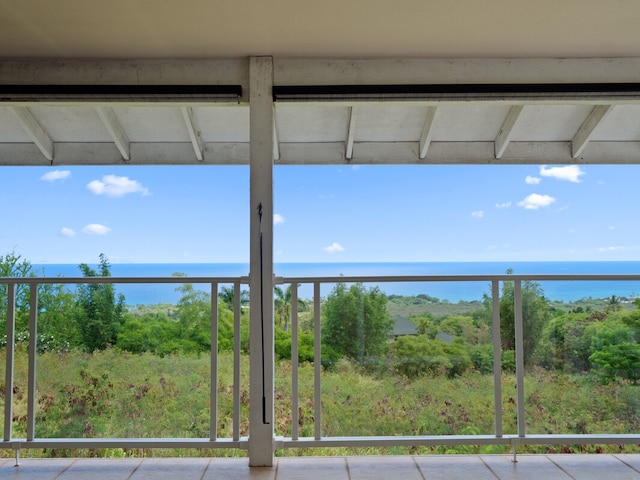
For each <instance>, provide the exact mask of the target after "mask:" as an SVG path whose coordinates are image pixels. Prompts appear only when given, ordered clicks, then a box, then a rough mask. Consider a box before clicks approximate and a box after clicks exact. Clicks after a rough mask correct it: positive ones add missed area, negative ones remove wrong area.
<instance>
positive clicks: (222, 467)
mask: <svg viewBox="0 0 640 480" xmlns="http://www.w3.org/2000/svg"><path fill="white" fill-rule="evenodd" d="M511 460H512V456H510V455H448V456H436V455H434V456H415V457H411V456H401V457H280V458H277V459H276V462H275V466H274V467H273V468H249V466H248V460H247V459H246V458H240V459H236V458H234V459H226V458H162V459H160V458H147V459H143V460H142V459H134V458H128V459H23V460H22V461H21V465H20V467H15V466H14V463H15V462H14V460H13V459H2V460H0V478H1V479H11V478H14V479H20V480H27V479H38V480H54V479H55V480H79V479H82V480H86V479H89V480H101V479H105V480H125V479H126V480H128V479H131V480H142V479H154V480H155V479H160V480H163V479H167V480H176V479H179V480H191V479H196V480H207V479H208V480H213V479H216V480H229V479H233V480H243V479H258V480H294V479H295V480H329V479H331V480H333V479H338V480H342V479H344V480H360V479H361V480H378V479H384V480H396V479H410V480H411V479H417V480H432V479H447V480H456V479H465V480H467V479H472V480H485V479H486V480H495V479H536V480H537V479H543V480H554V479H576V480H590V479H598V480H601V479H605V480H617V479H640V454H633V455H630V454H626V455H518V463H513V462H512V461H511Z"/></svg>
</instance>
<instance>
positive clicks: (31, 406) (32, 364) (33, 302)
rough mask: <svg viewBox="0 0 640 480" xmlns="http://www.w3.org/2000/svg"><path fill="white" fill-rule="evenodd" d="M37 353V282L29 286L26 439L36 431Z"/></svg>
mask: <svg viewBox="0 0 640 480" xmlns="http://www.w3.org/2000/svg"><path fill="white" fill-rule="evenodd" d="M37 354H38V284H36V283H32V284H31V285H30V286H29V374H28V375H29V378H28V380H29V386H28V388H27V440H28V441H32V440H33V439H34V438H35V431H36V360H37Z"/></svg>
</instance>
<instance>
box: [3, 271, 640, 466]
mask: <svg viewBox="0 0 640 480" xmlns="http://www.w3.org/2000/svg"><path fill="white" fill-rule="evenodd" d="M248 281H249V278H248V277H19V278H14V277H11V278H0V287H4V288H6V325H7V329H6V338H7V347H6V356H5V368H6V376H5V388H4V435H3V439H2V441H0V448H7V449H13V450H15V451H16V453H17V452H19V451H20V449H26V448H240V449H247V448H248V437H241V436H240V391H241V387H242V386H241V376H240V363H241V348H240V347H241V345H240V316H241V315H240V314H241V285H245V284H248ZM542 281H544V282H546V281H549V282H554V281H571V282H574V281H575V282H577V281H586V282H589V281H625V282H626V281H639V282H640V274H605V275H601V274H593V275H584V274H581V275H574V274H567V275H565V274H559V275H555V274H553V275H552V274H549V275H539V274H531V275H515V274H504V275H484V274H481V275H410V276H322V277H302V276H296V277H275V278H274V283H275V284H286V285H291V287H292V289H291V294H292V295H291V338H292V345H291V362H292V378H291V385H292V387H291V390H292V391H291V398H292V402H291V403H292V406H291V436H290V437H277V438H275V439H274V448H276V449H280V448H298V447H304V448H307V447H338V446H340V447H371V446H378V447H386V446H407V447H411V446H431V445H510V446H512V447H513V448H514V454H515V449H516V448H517V447H518V446H519V445H525V444H564V443H571V444H639V443H640V432H638V434H606V433H605V434H596V435H593V434H592V435H588V434H575V435H574V434H566V435H565V434H560V435H551V434H550V435H539V434H529V433H527V427H526V425H527V424H526V418H525V376H524V372H525V370H524V355H523V350H524V348H523V340H524V336H525V334H526V333H525V332H524V330H523V309H522V307H523V305H522V284H523V282H542ZM398 282H403V283H433V282H488V284H489V285H490V289H491V301H492V314H493V317H492V325H491V338H492V340H491V341H492V349H493V379H494V393H493V395H494V398H493V403H494V412H493V415H494V424H495V431H494V433H493V434H491V435H438V436H427V435H416V436H375V437H373V436H371V437H363V436H347V437H332V436H325V435H323V432H322V418H323V417H322V416H323V412H322V363H321V358H322V345H321V338H322V335H321V333H322V331H321V307H322V297H321V287H322V286H327V285H333V284H337V283H362V284H388V283H398ZM504 282H512V283H513V285H514V312H515V321H514V325H513V328H514V331H515V354H516V371H515V377H516V378H515V380H516V409H517V411H516V415H517V433H514V434H505V433H504V431H503V430H504V428H503V420H502V415H503V412H502V389H503V386H502V367H501V361H500V358H501V350H502V347H501V337H500V308H499V305H500V303H499V302H500V285H501V284H503V283H504ZM185 283H189V284H203V285H208V286H209V287H210V292H211V302H212V304H211V306H212V308H211V378H210V382H211V387H210V436H209V438H38V437H37V436H36V434H35V425H36V405H37V389H36V379H37V376H38V372H37V345H36V342H37V333H38V308H30V311H29V349H28V380H27V382H28V389H27V390H28V391H27V395H28V402H27V403H28V406H27V415H26V417H27V428H26V430H27V435H26V438H14V436H13V429H12V428H13V411H12V409H13V402H14V399H13V387H14V385H15V383H14V374H15V348H12V346H13V345H14V344H15V340H16V331H15V317H16V309H15V302H16V290H17V287H18V286H20V285H28V286H30V287H37V286H39V285H43V284H75V285H82V284H113V285H118V284H185ZM223 284H232V285H233V288H234V307H233V310H234V333H233V358H234V367H233V369H234V370H233V419H232V423H233V434H232V437H231V438H217V433H216V432H217V427H218V422H219V419H218V383H219V378H218V353H217V351H218V343H217V339H218V308H217V302H218V289H219V286H220V285H223ZM299 285H311V286H312V287H313V296H312V297H313V320H314V322H313V325H314V327H313V328H314V330H313V332H314V333H313V334H314V354H313V355H314V367H313V368H314V374H313V382H314V387H313V390H314V398H313V404H314V420H313V422H314V423H313V432H314V434H313V436H312V437H301V436H300V431H299V399H298V390H299V374H298V371H299V367H300V365H299V363H298V353H299V351H298V348H299V347H298V342H299V334H300V325H299V319H298V304H299V301H300V299H299ZM30 305H31V306H33V305H38V289H37V288H30ZM251 334H255V332H251ZM258 334H259V333H258ZM251 375H254V373H253V372H250V378H249V381H251Z"/></svg>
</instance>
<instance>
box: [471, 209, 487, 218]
mask: <svg viewBox="0 0 640 480" xmlns="http://www.w3.org/2000/svg"><path fill="white" fill-rule="evenodd" d="M471 216H472V217H473V218H482V217H484V212H483V211H482V210H476V211H475V212H471Z"/></svg>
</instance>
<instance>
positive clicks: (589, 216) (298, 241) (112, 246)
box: [0, 165, 640, 264]
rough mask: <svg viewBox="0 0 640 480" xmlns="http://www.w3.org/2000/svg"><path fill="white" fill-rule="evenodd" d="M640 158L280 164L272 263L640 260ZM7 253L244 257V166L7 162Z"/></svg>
mask: <svg viewBox="0 0 640 480" xmlns="http://www.w3.org/2000/svg"><path fill="white" fill-rule="evenodd" d="M639 173H640V166H633V165H629V166H621V165H618V166H604V165H581V166H540V165H537V166H534V165H530V166H522V165H519V166H488V165H483V166H359V167H358V166H354V167H350V166H305V167H294V166H281V167H276V169H275V172H274V182H275V194H274V201H275V213H276V215H275V223H276V225H275V228H274V243H275V246H274V255H275V256H274V258H275V260H276V262H372V261H377V262H416V261H426V262H430V261H567V260H640V222H638V214H637V209H638V204H639V202H638V200H637V195H636V189H637V184H638V179H639V178H640V177H639V175H638V174H639ZM0 202H1V204H2V205H3V207H4V213H5V221H4V222H3V225H4V227H3V228H2V230H1V231H0V254H5V253H8V252H11V251H15V253H17V254H19V255H21V256H22V257H23V258H25V259H27V260H29V261H31V262H32V263H35V264H40V263H72V264H78V263H81V262H89V263H95V262H96V261H97V257H98V255H99V254H100V253H105V254H106V255H107V256H108V257H109V259H110V261H111V262H112V263H187V262H195V263H217V262H248V259H249V253H248V252H249V242H248V233H249V169H248V167H237V166H236V167H223V166H214V167H204V166H191V167H157V166H154V167H150V166H147V167H135V166H126V167H125V166H122V167H113V166H101V167H50V168H44V167H42V168H41V167H2V168H0Z"/></svg>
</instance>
